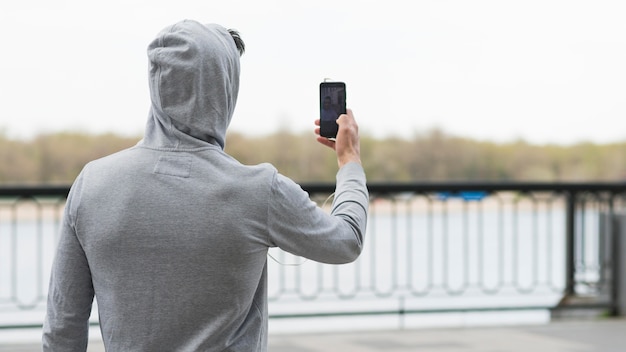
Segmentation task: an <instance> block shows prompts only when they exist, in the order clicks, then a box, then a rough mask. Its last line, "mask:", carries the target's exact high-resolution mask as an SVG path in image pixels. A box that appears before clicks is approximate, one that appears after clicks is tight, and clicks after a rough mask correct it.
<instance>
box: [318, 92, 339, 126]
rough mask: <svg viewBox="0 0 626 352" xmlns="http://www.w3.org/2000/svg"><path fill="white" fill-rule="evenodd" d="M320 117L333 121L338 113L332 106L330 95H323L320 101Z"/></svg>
mask: <svg viewBox="0 0 626 352" xmlns="http://www.w3.org/2000/svg"><path fill="white" fill-rule="evenodd" d="M321 115H322V116H321V119H322V120H323V121H335V120H336V119H337V116H339V113H337V110H335V108H334V107H333V105H332V103H331V100H330V97H329V96H328V95H327V96H325V97H324V101H323V103H322V114H321Z"/></svg>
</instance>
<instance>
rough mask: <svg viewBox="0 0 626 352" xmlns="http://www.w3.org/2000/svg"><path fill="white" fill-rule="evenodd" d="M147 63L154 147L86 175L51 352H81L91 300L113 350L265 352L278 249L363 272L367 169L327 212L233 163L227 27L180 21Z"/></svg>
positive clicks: (51, 324)
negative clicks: (272, 260)
mask: <svg viewBox="0 0 626 352" xmlns="http://www.w3.org/2000/svg"><path fill="white" fill-rule="evenodd" d="M148 56H149V59H150V72H149V75H150V92H151V99H152V106H151V109H150V114H149V118H148V122H147V126H146V131H145V137H144V139H143V140H142V141H141V142H140V143H138V144H137V145H136V146H135V147H132V148H130V149H127V150H124V151H121V152H119V153H116V154H113V155H110V156H107V157H105V158H102V159H99V160H96V161H92V162H90V163H89V164H87V165H86V166H85V168H84V169H83V171H82V172H81V174H80V175H79V176H78V178H77V179H76V180H75V182H74V184H73V186H72V188H71V191H70V194H69V196H68V200H67V203H66V208H65V212H64V216H63V223H62V229H61V235H60V240H59V243H58V250H57V254H56V257H55V260H54V264H53V267H52V274H51V277H50V287H49V292H48V306H47V315H46V320H45V322H44V332H43V349H44V350H45V351H85V349H86V346H87V338H88V336H87V332H88V318H89V315H90V312H91V309H92V302H93V299H94V295H95V298H96V300H97V306H98V312H99V319H100V328H101V331H102V336H103V339H104V344H105V347H106V349H107V351H124V352H126V351H150V352H152V351H265V350H267V321H268V316H267V251H268V248H270V247H276V246H277V247H280V248H282V249H284V250H286V251H288V252H291V253H293V254H296V255H299V256H304V257H306V258H310V259H312V260H316V261H320V262H324V263H336V264H339V263H347V262H351V261H354V260H355V259H356V258H357V257H358V256H359V254H360V252H361V250H362V246H363V238H364V235H365V225H366V218H367V209H368V193H367V189H366V186H365V175H364V172H363V169H362V168H361V166H360V165H359V164H356V163H350V164H347V165H345V166H344V167H342V168H341V169H340V170H339V171H338V173H337V186H336V195H335V198H334V202H333V208H332V212H331V214H327V213H325V212H324V211H322V210H321V209H320V208H318V207H317V206H316V204H315V203H313V202H312V201H311V200H310V199H309V197H308V194H307V193H306V192H304V191H303V190H302V189H301V188H300V187H299V186H298V185H297V184H296V183H294V182H293V181H291V180H290V179H288V178H286V177H284V176H282V175H280V174H279V173H278V172H277V171H276V169H275V168H274V167H272V166H271V165H269V164H262V165H257V166H246V165H242V164H240V163H239V162H237V161H236V160H234V159H233V158H231V157H230V156H228V155H227V154H225V153H224V151H223V148H224V143H225V135H226V129H227V127H228V125H229V122H230V119H231V117H232V115H233V110H234V108H235V102H236V99H237V92H238V87H239V53H238V51H237V48H236V46H235V44H234V41H233V39H232V37H231V36H230V34H229V33H228V31H227V30H225V29H224V28H222V27H220V26H218V25H202V24H200V23H197V22H194V21H183V22H180V23H177V24H175V25H173V26H171V27H168V28H166V29H164V30H163V31H162V32H161V33H160V34H159V35H158V37H157V38H156V39H155V40H154V41H153V42H152V43H151V44H150V46H149V47H148ZM320 148H321V146H320Z"/></svg>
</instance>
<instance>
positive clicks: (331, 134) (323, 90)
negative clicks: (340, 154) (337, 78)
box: [320, 82, 346, 139]
mask: <svg viewBox="0 0 626 352" xmlns="http://www.w3.org/2000/svg"><path fill="white" fill-rule="evenodd" d="M345 113H346V84H345V83H344V82H322V83H320V136H322V137H326V138H329V139H331V138H335V137H337V129H338V128H339V126H338V125H337V119H338V118H339V115H341V114H345Z"/></svg>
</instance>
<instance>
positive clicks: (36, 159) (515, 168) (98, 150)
mask: <svg viewBox="0 0 626 352" xmlns="http://www.w3.org/2000/svg"><path fill="white" fill-rule="evenodd" d="M139 139H140V137H122V136H119V135H114V134H102V135H89V134H84V133H55V134H45V135H40V136H38V137H36V138H33V139H32V140H19V139H11V138H8V137H6V136H2V135H0V184H69V183H71V182H72V181H73V180H74V178H75V177H76V176H77V175H78V173H79V172H80V170H81V169H82V167H83V166H84V165H85V164H86V163H87V162H89V161H90V160H93V159H97V158H100V157H102V156H105V155H108V154H111V153H113V152H116V151H119V150H122V149H124V148H127V147H130V146H133V145H135V144H136V143H137V142H138V141H139ZM226 151H227V152H228V153H229V154H231V155H232V156H234V157H235V158H236V159H238V160H239V161H241V162H242V163H244V164H258V163H262V162H269V163H272V164H273V165H274V166H276V168H277V169H278V170H279V171H280V172H281V173H283V174H285V175H287V176H289V177H291V178H293V179H294V180H296V181H298V182H332V181H334V177H335V173H336V170H337V162H336V159H335V157H334V154H333V153H332V151H331V150H330V149H328V148H325V147H323V146H322V145H320V144H318V143H317V142H316V141H315V138H314V136H313V135H312V134H311V133H303V134H295V133H289V132H285V131H281V132H277V133H275V134H273V135H269V136H263V137H251V136H246V135H242V134H239V133H230V134H229V135H228V137H227V141H226ZM361 157H362V160H363V165H364V167H365V170H366V173H367V177H368V180H369V181H399V182H410V181H417V182H420V181H477V180H481V181H617V180H624V179H625V178H626V142H620V143H611V144H601V145H600V144H593V143H579V144H575V145H570V146H560V145H533V144H529V143H526V142H524V141H516V142H510V143H493V142H486V141H477V140H473V139H468V138H461V137H456V136H451V135H448V134H446V133H444V132H442V131H439V130H433V131H429V132H428V133H424V134H422V135H416V136H415V137H414V138H411V139H402V138H385V139H376V138H373V137H370V136H362V138H361Z"/></svg>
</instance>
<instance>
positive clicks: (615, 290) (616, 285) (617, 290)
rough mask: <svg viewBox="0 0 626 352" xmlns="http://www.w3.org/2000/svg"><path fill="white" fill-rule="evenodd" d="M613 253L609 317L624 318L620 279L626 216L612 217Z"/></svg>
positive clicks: (624, 285)
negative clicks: (610, 310)
mask: <svg viewBox="0 0 626 352" xmlns="http://www.w3.org/2000/svg"><path fill="white" fill-rule="evenodd" d="M612 220H613V231H612V232H613V233H612V235H613V241H612V245H613V251H612V253H611V256H612V258H611V262H612V264H613V265H612V268H611V269H612V270H611V278H612V279H613V280H612V281H613V287H612V290H611V296H612V297H611V301H612V302H611V303H612V305H613V309H612V312H611V315H613V316H626V280H625V279H624V278H622V277H621V275H623V273H626V240H625V239H624V237H626V235H625V233H626V214H624V213H621V214H614V215H613V219H612Z"/></svg>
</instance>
